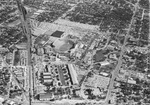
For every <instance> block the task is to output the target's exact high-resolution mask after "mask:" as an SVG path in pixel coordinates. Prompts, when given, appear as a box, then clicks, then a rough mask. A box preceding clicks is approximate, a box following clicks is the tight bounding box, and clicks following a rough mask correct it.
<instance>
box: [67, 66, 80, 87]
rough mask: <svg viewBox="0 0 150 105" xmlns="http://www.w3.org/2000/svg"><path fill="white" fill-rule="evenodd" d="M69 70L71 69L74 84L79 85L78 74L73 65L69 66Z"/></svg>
mask: <svg viewBox="0 0 150 105" xmlns="http://www.w3.org/2000/svg"><path fill="white" fill-rule="evenodd" d="M68 68H69V72H70V75H71V79H72V82H73V84H79V82H78V80H77V72H76V70H75V69H74V67H73V65H72V64H68Z"/></svg>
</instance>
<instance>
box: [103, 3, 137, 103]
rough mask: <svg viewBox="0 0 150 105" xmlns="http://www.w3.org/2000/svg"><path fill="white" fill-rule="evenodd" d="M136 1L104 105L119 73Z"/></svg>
mask: <svg viewBox="0 0 150 105" xmlns="http://www.w3.org/2000/svg"><path fill="white" fill-rule="evenodd" d="M138 2H139V1H138ZM138 2H137V3H136V4H135V11H134V14H133V16H132V19H131V22H130V25H129V29H128V30H127V35H126V36H125V40H124V44H123V46H122V48H121V53H120V57H119V59H118V64H117V66H116V68H115V70H114V71H113V73H112V78H111V80H110V84H109V87H108V93H107V96H106V100H105V103H104V105H108V102H109V100H110V99H111V93H112V91H113V86H114V82H115V78H116V77H117V75H118V73H119V70H120V68H121V65H122V56H123V54H124V52H125V45H126V42H127V39H128V38H129V37H130V36H129V33H130V30H131V26H132V24H133V21H134V18H135V13H136V12H137V9H138Z"/></svg>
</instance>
